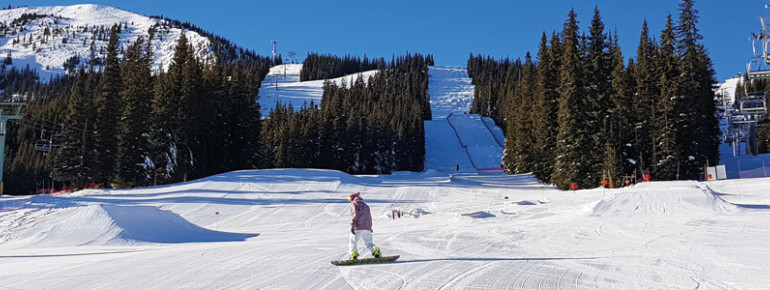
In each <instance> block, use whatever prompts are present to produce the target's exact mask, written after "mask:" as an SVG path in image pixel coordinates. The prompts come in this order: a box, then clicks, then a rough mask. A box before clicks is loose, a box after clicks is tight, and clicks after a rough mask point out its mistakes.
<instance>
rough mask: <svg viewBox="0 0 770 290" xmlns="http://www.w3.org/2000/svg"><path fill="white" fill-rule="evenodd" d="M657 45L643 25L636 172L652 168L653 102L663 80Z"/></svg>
mask: <svg viewBox="0 0 770 290" xmlns="http://www.w3.org/2000/svg"><path fill="white" fill-rule="evenodd" d="M656 54H657V46H656V45H655V43H654V42H653V40H652V39H651V38H650V36H649V29H648V27H647V21H644V23H643V25H642V33H641V36H640V38H639V46H638V47H637V49H636V64H635V65H634V68H633V70H632V73H633V78H634V80H636V92H635V97H634V98H633V99H632V100H633V103H632V104H633V105H632V108H633V112H632V116H634V118H633V119H632V120H631V121H632V122H633V124H634V142H633V143H632V145H633V148H632V149H633V156H632V159H633V160H635V162H636V167H637V169H640V170H646V169H649V168H650V166H651V164H652V156H653V155H654V153H653V146H652V140H651V138H650V137H651V134H652V132H651V130H652V120H653V119H654V118H655V113H654V108H655V105H654V101H655V99H656V98H655V96H656V95H657V94H658V93H659V92H660V89H659V88H658V81H659V79H660V77H659V76H658V73H657V72H656V69H655V57H656Z"/></svg>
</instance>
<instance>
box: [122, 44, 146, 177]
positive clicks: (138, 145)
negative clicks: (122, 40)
mask: <svg viewBox="0 0 770 290" xmlns="http://www.w3.org/2000/svg"><path fill="white" fill-rule="evenodd" d="M124 62H125V66H124V69H125V70H124V72H123V76H124V78H125V90H124V91H123V93H122V100H123V104H124V105H125V106H124V108H123V112H122V115H121V118H120V119H121V122H120V124H119V126H118V129H119V130H118V154H117V168H118V170H117V174H116V178H115V180H116V183H117V184H118V185H120V186H124V187H133V186H142V185H147V182H148V181H149V179H148V175H149V165H148V162H147V158H148V157H149V156H150V143H149V140H148V139H147V136H148V135H147V133H148V129H149V120H148V119H147V118H146V116H147V115H148V114H149V113H150V110H151V102H152V95H153V92H152V74H151V71H150V65H151V63H152V51H151V45H150V43H149V42H148V43H146V44H145V42H144V38H142V37H139V38H138V39H137V41H136V42H135V43H134V44H133V45H131V46H130V47H129V48H128V50H127V51H126V59H125V61H124Z"/></svg>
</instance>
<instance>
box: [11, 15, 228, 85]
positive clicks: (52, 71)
mask: <svg viewBox="0 0 770 290" xmlns="http://www.w3.org/2000/svg"><path fill="white" fill-rule="evenodd" d="M115 24H119V25H121V28H122V29H121V32H120V46H121V47H125V46H126V45H128V44H130V43H133V42H134V41H136V39H137V38H138V37H140V36H142V37H144V38H145V39H147V38H148V37H149V36H150V33H151V32H152V33H153V35H154V37H153V39H152V44H153V52H154V64H153V66H154V68H155V69H160V68H163V69H165V68H167V67H168V65H169V64H170V63H171V59H172V58H173V55H174V50H175V48H176V45H177V42H178V40H179V37H180V35H181V34H182V33H185V35H186V36H187V38H188V41H189V43H190V44H192V46H193V48H194V49H195V51H196V54H197V56H198V57H199V58H201V60H203V61H206V60H210V59H212V58H213V57H214V54H213V53H212V50H211V42H210V41H209V39H208V38H206V37H204V36H202V35H200V34H199V33H197V32H195V31H186V30H183V29H181V28H177V27H173V25H172V23H171V22H170V21H168V20H164V19H158V18H151V17H147V16H142V15H139V14H136V13H132V12H128V11H124V10H120V9H117V8H113V7H107V6H99V5H92V4H83V5H73V6H54V7H20V8H14V9H4V10H0V36H1V37H0V57H3V58H7V57H8V56H10V57H11V58H12V60H13V64H12V66H15V67H18V68H21V67H24V66H27V65H29V66H30V68H33V69H37V71H38V73H39V74H40V77H41V79H42V80H48V79H50V77H51V76H53V75H56V74H62V73H64V72H65V69H64V67H65V66H64V65H65V62H67V61H68V60H72V59H73V57H79V58H80V59H79V63H80V64H86V63H88V62H89V60H90V59H91V58H92V57H93V58H98V59H103V58H104V57H105V56H106V54H107V51H106V47H107V41H108V40H109V32H110V27H112V26H113V25H115Z"/></svg>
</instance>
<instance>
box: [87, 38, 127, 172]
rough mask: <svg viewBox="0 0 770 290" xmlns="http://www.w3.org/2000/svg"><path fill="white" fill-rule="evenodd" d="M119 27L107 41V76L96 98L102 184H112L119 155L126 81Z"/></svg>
mask: <svg viewBox="0 0 770 290" xmlns="http://www.w3.org/2000/svg"><path fill="white" fill-rule="evenodd" d="M119 33H120V32H119V28H118V26H117V25H114V26H113V27H112V29H111V32H110V40H109V42H108V44H107V58H106V59H105V67H104V76H103V78H102V81H101V91H100V93H99V94H98V95H97V97H96V99H95V100H94V104H95V109H96V121H95V122H94V137H95V140H96V148H97V156H96V160H97V161H98V163H99V164H98V167H97V173H96V176H95V179H96V181H97V183H99V184H101V185H102V186H109V185H110V184H111V183H112V181H113V176H114V174H115V169H116V167H115V164H116V163H115V161H116V159H115V157H116V155H117V153H118V152H117V151H118V140H117V134H116V132H117V128H118V116H120V113H121V112H122V106H121V100H120V94H121V91H122V90H123V81H122V79H121V73H120V62H119V60H118V40H119Z"/></svg>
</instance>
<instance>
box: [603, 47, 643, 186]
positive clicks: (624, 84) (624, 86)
mask: <svg viewBox="0 0 770 290" xmlns="http://www.w3.org/2000/svg"><path fill="white" fill-rule="evenodd" d="M615 41H617V37H616V38H615ZM612 52H613V53H612V54H613V63H614V64H615V68H614V70H613V71H612V94H611V96H610V102H611V104H612V108H611V109H610V116H609V120H610V126H609V132H610V133H609V135H608V144H609V146H610V147H609V149H612V150H613V151H614V155H615V156H616V157H615V158H614V159H615V160H617V163H605V168H604V171H605V172H606V173H607V178H609V179H608V181H609V182H612V184H613V185H614V184H618V183H617V182H619V181H620V178H621V176H622V175H625V174H627V173H629V172H631V171H632V170H633V169H634V164H632V163H631V162H628V161H627V160H630V159H632V158H634V154H633V151H632V150H631V149H632V147H631V146H630V144H632V143H633V142H634V134H633V132H634V124H633V121H632V120H633V119H634V116H633V109H632V106H633V102H632V98H633V94H634V85H635V82H634V80H633V79H632V78H631V75H630V74H631V73H630V71H632V66H633V62H630V64H629V65H628V68H626V67H624V64H623V55H622V52H621V50H620V47H618V46H617V45H614V46H613V48H612ZM605 155H606V156H609V155H613V154H612V153H610V152H605ZM608 158H609V157H608Z"/></svg>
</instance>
